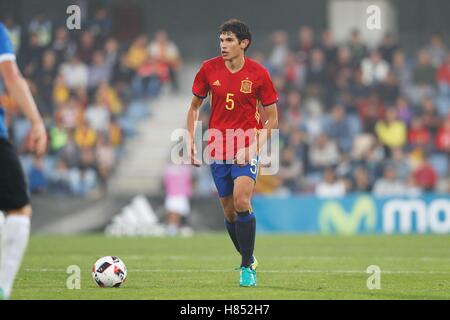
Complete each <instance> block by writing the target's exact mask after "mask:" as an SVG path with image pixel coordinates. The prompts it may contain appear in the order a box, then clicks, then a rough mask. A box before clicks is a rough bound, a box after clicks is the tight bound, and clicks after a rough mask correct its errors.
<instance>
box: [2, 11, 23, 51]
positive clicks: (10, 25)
mask: <svg viewBox="0 0 450 320" xmlns="http://www.w3.org/2000/svg"><path fill="white" fill-rule="evenodd" d="M4 24H5V27H6V29H8V34H9V38H10V39H11V43H12V45H13V48H14V52H19V51H20V49H21V46H20V45H21V43H22V28H21V27H20V25H19V24H17V23H16V21H15V19H14V17H13V16H6V18H5V21H4Z"/></svg>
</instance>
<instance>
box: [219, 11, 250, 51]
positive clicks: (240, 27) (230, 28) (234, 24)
mask: <svg viewBox="0 0 450 320" xmlns="http://www.w3.org/2000/svg"><path fill="white" fill-rule="evenodd" d="M227 32H233V33H234V34H235V35H236V38H238V40H239V43H241V41H242V40H244V39H248V45H247V47H245V49H244V52H245V51H247V49H248V47H250V44H251V43H252V34H251V33H250V29H249V27H248V25H247V24H245V22H242V21H240V20H237V19H231V20H228V21H225V22H224V23H223V24H222V25H221V26H220V27H219V34H223V33H227Z"/></svg>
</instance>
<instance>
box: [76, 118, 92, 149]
mask: <svg viewBox="0 0 450 320" xmlns="http://www.w3.org/2000/svg"><path fill="white" fill-rule="evenodd" d="M96 140H97V133H96V132H95V130H94V129H92V128H91V127H90V126H89V125H88V123H87V122H86V120H85V119H83V121H82V122H81V124H80V125H79V126H77V128H76V129H75V142H76V144H77V146H78V147H79V148H93V147H94V146H95V143H96Z"/></svg>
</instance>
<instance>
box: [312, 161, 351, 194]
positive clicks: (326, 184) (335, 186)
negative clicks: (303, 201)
mask: <svg viewBox="0 0 450 320" xmlns="http://www.w3.org/2000/svg"><path fill="white" fill-rule="evenodd" d="M345 194H346V186H345V182H344V181H342V180H337V179H336V174H335V172H334V170H333V168H331V167H327V168H325V170H324V172H323V181H321V182H320V183H319V184H318V185H317V186H316V196H318V197H320V198H336V197H343V196H345Z"/></svg>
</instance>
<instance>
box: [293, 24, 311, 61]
mask: <svg viewBox="0 0 450 320" xmlns="http://www.w3.org/2000/svg"><path fill="white" fill-rule="evenodd" d="M313 47H314V31H313V29H312V28H311V27H309V26H302V27H300V28H299V29H298V43H297V45H296V47H295V49H294V50H295V53H296V54H297V56H298V58H299V59H300V62H301V63H303V64H308V63H309V58H310V53H311V51H312V49H313Z"/></svg>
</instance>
